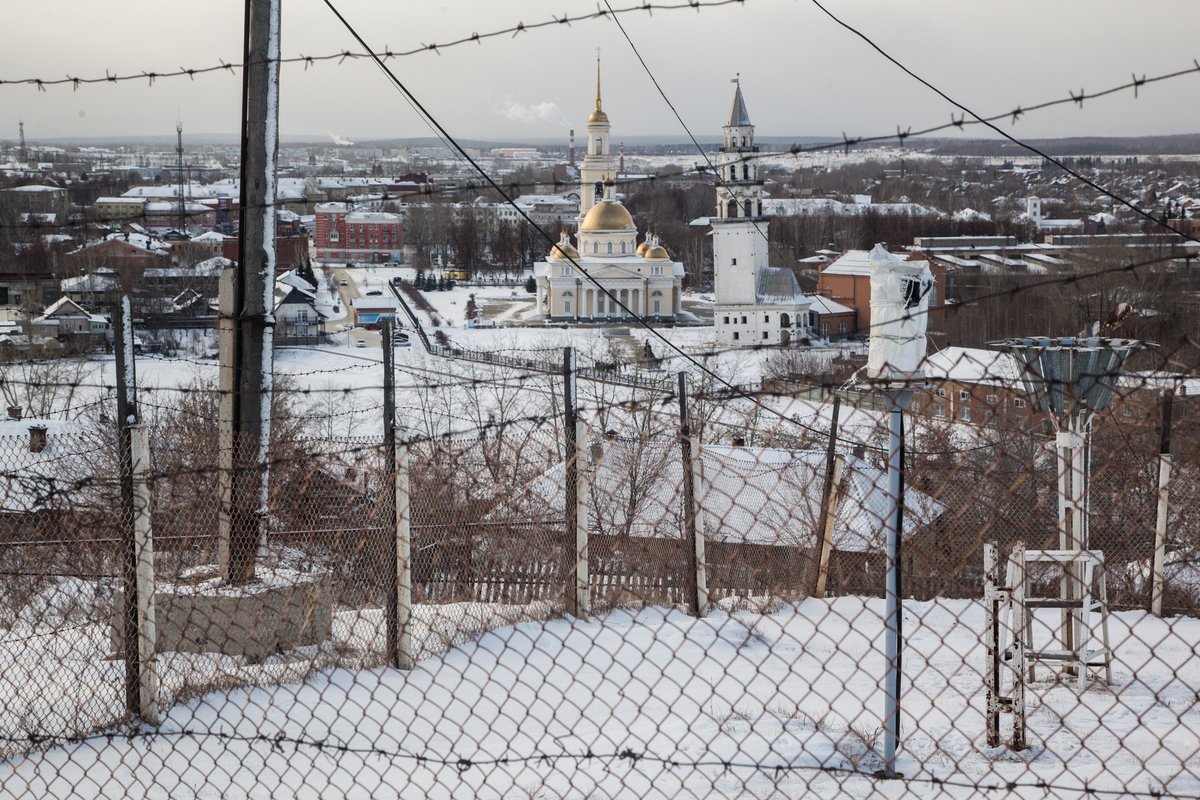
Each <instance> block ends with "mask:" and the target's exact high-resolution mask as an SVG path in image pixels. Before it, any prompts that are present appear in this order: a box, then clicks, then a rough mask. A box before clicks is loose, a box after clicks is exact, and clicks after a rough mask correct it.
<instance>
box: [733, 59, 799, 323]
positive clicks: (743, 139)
mask: <svg viewBox="0 0 1200 800" xmlns="http://www.w3.org/2000/svg"><path fill="white" fill-rule="evenodd" d="M737 83H738V86H737V89H736V90H735V91H734V95H733V107H732V108H731V109H730V110H729V119H728V120H727V121H726V122H725V127H724V129H723V130H724V140H723V144H722V147H721V152H720V156H719V157H718V161H717V170H718V176H717V216H716V217H714V218H713V219H712V228H713V230H712V237H713V273H714V278H715V283H716V305H715V308H714V315H715V316H714V320H715V325H716V331H717V343H718V344H719V345H725V346H731V347H738V346H745V347H753V346H763V345H768V346H769V345H786V344H789V343H791V342H792V341H795V340H798V339H803V338H806V337H808V336H809V335H810V331H809V328H808V310H809V307H810V306H811V305H812V301H811V300H810V299H809V298H808V297H807V296H806V295H805V294H804V292H802V291H801V290H800V285H799V284H798V283H797V282H796V276H795V275H793V274H792V271H791V270H790V269H787V268H785V267H771V266H769V259H768V255H769V246H768V243H767V241H768V240H767V225H768V220H767V218H766V217H764V216H763V213H762V201H763V194H762V187H763V181H762V180H760V179H759V177H758V162H757V160H755V159H753V158H748V157H749V156H752V155H753V154H754V153H757V152H758V148H757V147H755V146H754V125H753V124H751V122H750V114H749V113H748V112H747V111H746V101H745V99H744V98H743V97H742V87H741V83H740V82H737Z"/></svg>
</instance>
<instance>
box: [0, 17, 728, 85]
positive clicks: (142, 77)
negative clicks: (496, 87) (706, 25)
mask: <svg viewBox="0 0 1200 800" xmlns="http://www.w3.org/2000/svg"><path fill="white" fill-rule="evenodd" d="M745 2H746V0H686V1H685V2H679V3H661V2H659V3H652V2H642V3H638V4H637V5H631V6H627V7H625V8H618V9H607V10H601V9H597V10H596V11H593V12H588V13H582V14H576V15H574V16H572V15H571V14H563V15H562V16H561V17H558V16H554V15H551V18H550V19H548V20H544V21H540V22H529V23H526V22H518V23H516V24H515V25H510V26H508V27H506V28H499V29H497V30H493V31H488V32H486V33H472V34H470V35H469V36H461V37H459V38H457V39H449V40H446V41H444V42H440V43H439V42H430V43H428V44H425V43H422V44H421V46H420V47H413V48H409V49H407V50H392V49H391V48H388V47H385V48H384V49H383V50H381V51H379V52H370V53H362V52H353V51H350V50H342V51H339V52H337V53H328V54H325V55H320V56H306V55H298V56H292V57H287V58H279V59H277V61H278V63H280V64H303V65H304V68H305V69H308V68H309V67H310V66H313V65H315V64H319V63H323V62H336V63H338V64H342V63H344V62H346V61H348V60H356V59H361V58H379V59H382V60H384V61H390V60H391V59H394V58H404V57H407V56H415V55H419V54H421V53H434V54H435V55H441V53H442V51H443V50H449V49H450V48H453V47H458V46H461V45H467V44H481V43H482V42H483V41H485V40H487V39H495V38H497V37H500V36H512V37H515V36H518V35H520V34H522V33H528V32H529V31H535V30H538V29H540V28H550V27H556V26H559V25H568V26H569V25H570V24H571V23H573V22H582V21H585V20H593V19H603V18H606V17H608V16H610V15H620V14H632V13H635V12H638V11H645V12H647V13H649V14H653V12H655V11H680V10H689V9H691V10H695V11H697V12H699V11H700V10H701V9H706V8H719V7H721V6H728V5H744V4H745ZM272 60H276V59H272ZM242 66H243V65H242V64H238V63H230V62H226V61H223V60H221V61H220V62H219V63H218V64H216V65H214V66H207V67H195V68H188V67H179V68H178V69H176V70H161V71H158V70H156V71H147V70H142V71H141V72H137V73H130V74H126V75H119V74H114V73H110V72H108V71H107V70H105V73H104V76H103V77H90V78H88V77H79V76H72V75H67V76H66V77H64V78H46V77H42V78H16V79H14V78H8V79H3V78H0V86H14V85H20V84H27V85H32V86H36V87H37V88H38V90H39V91H45V90H46V87H48V86H63V85H70V86H71V87H72V88H73V89H75V90H78V89H79V88H80V87H81V86H86V85H90V84H97V83H123V82H126V81H147V82H148V83H149V85H151V86H153V85H154V82H155V81H158V80H164V79H168V78H182V77H186V78H189V79H195V77H196V76H197V75H206V74H210V73H214V72H228V73H229V74H231V75H232V74H236V70H238V69H240V68H241V67H242Z"/></svg>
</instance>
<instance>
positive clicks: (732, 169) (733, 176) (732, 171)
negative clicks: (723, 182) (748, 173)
mask: <svg viewBox="0 0 1200 800" xmlns="http://www.w3.org/2000/svg"><path fill="white" fill-rule="evenodd" d="M729 180H731V181H736V180H737V164H730V165H729Z"/></svg>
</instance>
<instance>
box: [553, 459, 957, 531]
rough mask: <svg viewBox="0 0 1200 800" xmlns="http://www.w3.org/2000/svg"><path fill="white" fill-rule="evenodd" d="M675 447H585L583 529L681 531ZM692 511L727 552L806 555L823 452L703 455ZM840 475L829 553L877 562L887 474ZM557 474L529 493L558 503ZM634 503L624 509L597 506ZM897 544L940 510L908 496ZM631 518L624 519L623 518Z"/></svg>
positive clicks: (866, 467)
mask: <svg viewBox="0 0 1200 800" xmlns="http://www.w3.org/2000/svg"><path fill="white" fill-rule="evenodd" d="M678 453H679V448H678V444H676V443H675V442H667V441H649V442H647V441H628V440H620V439H618V440H601V441H597V442H595V443H594V444H593V445H592V446H591V457H592V458H593V459H595V460H596V461H595V467H594V468H593V470H592V476H591V486H592V487H593V492H592V498H593V499H592V501H591V502H590V503H589V508H588V512H587V513H588V515H589V520H590V522H589V525H591V526H593V527H594V528H596V529H598V530H600V531H601V532H610V533H611V532H614V531H623V530H626V529H628V531H629V534H630V535H632V536H642V537H655V538H671V537H675V536H678V535H679V530H680V529H681V525H682V517H681V513H682V512H681V508H682V503H681V500H680V497H681V492H682V480H683V471H682V465H681V461H680V458H679V455H678ZM701 457H702V460H703V474H704V483H703V490H702V499H701V506H702V508H703V509H704V512H705V533H706V535H707V536H708V537H709V538H711V539H713V540H715V541H721V542H725V543H730V544H758V545H773V546H783V547H803V548H809V547H813V546H815V543H816V542H815V539H814V533H813V531H814V530H815V529H816V525H817V519H818V517H819V516H820V507H821V502H822V497H823V495H822V491H823V488H822V487H823V485H824V484H823V481H822V476H823V475H824V470H825V462H826V457H827V456H826V453H825V452H824V451H823V450H811V451H810V450H782V449H776V448H756V447H735V446H726V445H704V446H702V447H701ZM842 458H844V459H845V463H846V465H847V467H848V470H847V473H848V477H847V489H846V491H847V494H846V496H845V498H846V499H845V502H843V503H842V504H841V505H840V506H839V508H838V514H837V519H836V521H835V523H834V534H833V543H834V547H835V548H836V549H838V550H844V551H849V552H878V551H880V550H881V549H882V547H883V543H884V542H883V536H884V531H883V527H884V520H885V519H886V518H887V515H888V509H889V506H890V499H889V495H888V492H887V473H886V472H884V471H882V470H880V469H878V468H876V467H874V466H872V465H870V464H869V463H867V462H866V461H864V460H862V459H859V458H854V457H852V456H842ZM563 480H564V472H563V467H562V466H561V465H559V466H556V467H554V468H553V469H551V470H550V471H548V472H547V473H546V474H545V475H543V476H542V477H541V478H540V479H539V480H538V481H537V482H536V483H535V485H534V487H533V489H532V491H533V493H534V494H535V495H536V496H537V497H539V498H542V497H544V498H551V497H555V498H557V497H561V492H562V488H561V487H562V481H563ZM634 496H637V497H640V498H641V501H640V502H639V503H638V504H637V505H635V506H634V507H633V510H632V512H630V510H629V506H628V505H622V504H621V503H608V502H603V503H602V502H599V501H598V500H597V498H629V497H634ZM906 497H907V503H908V505H907V508H906V517H905V520H904V523H905V527H904V531H905V535H911V534H912V533H913V532H915V531H916V530H917V529H919V528H921V527H923V526H925V525H928V524H930V523H932V522H933V521H934V520H935V519H936V518H937V517H938V516H939V515H940V514H941V513H942V511H943V507H942V506H941V505H940V504H938V503H937V502H936V501H934V500H933V499H932V498H930V497H929V496H927V495H925V494H923V493H921V492H918V491H916V490H915V489H909V490H908V491H907V493H906ZM631 513H632V516H630V514H631Z"/></svg>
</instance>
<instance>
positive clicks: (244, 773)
mask: <svg viewBox="0 0 1200 800" xmlns="http://www.w3.org/2000/svg"><path fill="white" fill-rule="evenodd" d="M882 611H883V605H882V601H881V600H878V599H863V598H857V597H842V598H836V599H831V600H816V599H809V600H806V601H804V602H802V603H799V604H797V605H790V606H784V607H782V608H779V609H778V610H775V611H774V612H773V613H768V614H759V613H755V612H753V611H747V610H742V611H732V612H730V611H727V610H715V611H713V612H712V613H710V614H709V615H708V616H707V617H706V618H703V619H699V620H696V619H693V618H690V617H688V616H685V615H684V614H682V613H679V612H676V611H668V610H664V609H661V608H649V609H645V610H642V611H637V612H633V611H614V612H611V613H608V614H606V615H604V616H601V617H598V618H594V619H588V620H573V619H554V620H551V621H548V622H523V623H520V624H516V625H508V626H506V627H501V628H497V629H494V630H491V631H490V632H487V633H483V634H482V635H480V636H478V638H476V639H474V640H472V641H469V642H467V643H463V644H460V645H459V646H458V647H457V648H455V649H453V650H450V651H449V652H446V653H444V654H441V655H435V656H431V657H428V658H425V659H424V660H422V661H420V662H419V663H418V664H417V666H416V668H415V669H413V670H412V671H411V672H402V671H397V670H393V669H388V668H382V667H380V668H374V669H345V668H335V669H326V670H324V671H321V672H318V673H316V674H311V675H308V677H307V679H306V680H303V681H302V682H298V683H292V684H288V685H284V686H274V687H257V688H243V689H234V690H232V691H229V692H215V693H211V694H208V695H205V696H202V697H196V698H193V699H191V700H189V701H187V702H184V703H180V704H178V705H176V706H174V707H172V708H169V709H168V710H167V712H166V718H165V720H164V722H163V723H162V725H161V726H160V727H159V728H158V729H155V730H151V729H146V730H144V731H143V734H144V735H142V736H136V737H133V738H127V737H125V736H124V735H120V734H118V735H117V736H115V737H109V738H105V737H99V738H92V739H89V740H87V741H84V742H80V743H73V744H66V745H62V746H58V747H55V748H53V749H51V750H49V751H47V752H44V753H38V754H34V755H30V756H28V757H25V758H22V759H17V760H13V761H10V762H7V763H0V796H11V797H24V796H38V797H68V796H84V797H114V798H116V797H129V796H139V797H163V798H166V797H170V798H177V797H277V796H278V797H283V796H286V797H301V798H310V797H311V798H316V797H333V796H337V797H364V798H366V797H379V796H390V797H436V798H441V797H464V798H465V797H472V798H473V797H522V798H525V797H528V798H556V797H572V798H576V797H578V798H584V797H629V798H643V797H662V798H676V797H762V798H766V797H834V796H849V797H877V796H883V797H910V796H914V795H918V796H942V795H947V796H955V797H965V796H973V795H976V794H981V793H982V791H981V790H980V789H978V788H977V787H991V788H992V791H991V792H989V794H991V795H995V794H996V792H1005V791H1007V793H1008V794H1009V795H1010V796H1022V797H1044V796H1051V797H1056V798H1067V797H1085V796H1095V795H1094V794H1090V793H1089V792H1098V793H1105V794H1111V795H1112V796H1121V795H1123V793H1125V792H1127V791H1128V792H1139V793H1147V792H1150V793H1153V792H1161V793H1164V795H1165V796H1171V795H1185V796H1191V795H1195V794H1197V793H1198V792H1200V705H1198V700H1197V691H1198V690H1200V653H1198V652H1197V642H1200V620H1196V619H1193V618H1175V619H1170V620H1159V619H1155V618H1153V617H1150V616H1148V615H1147V614H1145V613H1141V612H1125V613H1118V614H1115V615H1113V619H1112V636H1113V645H1114V649H1115V657H1116V664H1115V668H1114V676H1113V677H1114V680H1113V684H1112V686H1101V685H1099V684H1094V685H1093V686H1091V687H1090V688H1088V689H1087V690H1086V691H1083V692H1082V693H1080V692H1078V691H1077V690H1076V689H1074V688H1073V686H1069V685H1067V684H1055V683H1040V684H1034V685H1033V687H1032V689H1031V691H1030V692H1029V698H1028V702H1029V710H1030V713H1029V728H1030V741H1031V743H1032V745H1033V747H1032V749H1031V750H1029V751H1027V752H1026V753H1023V754H1015V753H1011V752H1009V751H1007V750H1004V749H998V750H989V749H987V748H986V747H985V745H984V742H983V732H984V727H983V725H984V717H983V704H984V694H983V685H982V679H981V674H982V671H983V669H984V663H985V654H984V649H983V646H982V643H981V639H980V633H981V630H982V627H983V608H982V605H981V604H979V603H977V602H973V601H966V600H952V601H940V602H921V603H917V602H909V603H906V604H905V614H904V616H905V619H904V626H905V630H906V636H907V640H908V647H907V649H906V650H905V660H904V674H905V690H904V695H903V700H902V705H903V712H904V717H903V731H904V732H903V745H902V749H901V751H900V758H899V762H898V766H899V769H900V771H901V772H902V773H903V774H904V776H905V779H904V780H899V781H878V780H876V779H874V778H872V777H871V773H873V772H874V771H875V770H876V769H878V768H879V766H880V763H881V762H880V757H879V749H880V747H881V744H880V736H879V728H880V716H881V710H882V704H883V698H882V696H881V693H880V676H881V673H882V667H883V656H882V639H883V637H882V625H881V614H882ZM481 621H483V622H486V621H487V620H486V619H484V618H482V617H481ZM492 621H493V622H497V623H500V624H502V618H493V620H492ZM351 622H354V623H355V624H348V623H347V622H346V621H345V620H339V624H338V626H337V632H336V634H335V635H336V637H337V638H338V642H337V645H336V646H337V647H338V648H340V649H341V650H343V651H347V650H349V651H354V650H356V648H361V647H364V646H366V647H367V648H368V649H369V648H370V647H371V646H376V647H377V646H379V644H380V637H381V636H382V631H381V630H380V629H379V628H378V627H377V626H375V625H374V624H373V621H371V620H365V618H362V617H358V618H355V619H354V620H351ZM481 627H486V625H483V626H481ZM66 637H70V638H66ZM372 637H373V638H374V642H373V644H372V642H371V639H372ZM104 640H105V636H104V635H103V630H102V628H101V626H96V628H95V630H81V631H76V632H73V633H71V634H68V635H65V636H64V637H59V638H58V639H50V640H48V641H47V640H37V639H34V640H28V641H22V642H20V643H17V644H3V643H0V660H2V661H3V663H4V665H5V666H4V672H5V673H9V674H11V670H13V668H14V665H17V666H20V665H22V664H25V663H27V662H28V661H29V660H30V659H32V658H35V657H37V656H38V655H40V656H42V657H43V658H44V657H46V655H47V653H48V652H50V651H53V652H54V653H56V654H57V655H56V656H55V657H56V658H57V659H58V663H60V664H62V665H64V669H62V670H60V671H59V672H57V673H55V674H54V675H55V679H57V680H60V681H61V682H62V684H63V685H62V686H61V687H59V688H61V689H62V690H63V691H64V692H65V693H66V694H65V696H66V697H68V698H73V697H77V696H81V695H86V694H87V692H88V691H90V690H99V687H97V686H96V674H95V673H90V674H89V682H88V683H85V684H84V685H83V686H80V685H79V684H78V682H77V675H76V672H75V671H73V668H72V666H71V665H85V664H93V665H94V664H96V663H102V664H103V668H104V670H107V671H108V672H113V673H117V672H118V669H117V665H115V664H113V663H112V662H99V661H98V658H99V657H100V656H102V655H103V653H104V651H105V647H104ZM303 657H304V654H293V656H291V657H290V658H289V659H283V660H281V662H280V664H285V665H286V664H291V665H292V667H291V668H293V669H297V670H299V669H302V667H301V666H298V665H303V664H304V663H306V662H304V660H303ZM117 663H118V664H119V662H117ZM280 664H275V665H264V666H262V667H258V668H257V669H275V670H282V669H283V667H281V665H280ZM78 668H79V669H82V666H78ZM108 677H110V678H114V680H110V681H108V682H109V683H110V684H112V685H113V686H112V688H113V691H116V690H117V688H119V677H118V676H116V675H113V676H108ZM276 677H277V678H278V679H286V675H284V674H280V675H278V676H276ZM17 713H19V709H14V708H13V707H12V706H11V705H9V706H7V707H6V708H5V710H4V711H3V712H0V714H3V715H4V718H5V720H6V726H7V725H11V724H12V723H13V721H14V720H13V715H14V714H17ZM48 727H49V726H48ZM46 732H52V730H49V729H48V730H47V731H46ZM6 733H7V731H6ZM1043 782H1044V783H1046V784H1049V785H1050V787H1053V788H1049V789H1047V788H1038V784H1040V783H1043ZM1006 786H1007V787H1009V788H1008V789H1007V790H1006V789H1005V788H1004V787H1006ZM1160 796H1162V795H1160Z"/></svg>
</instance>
